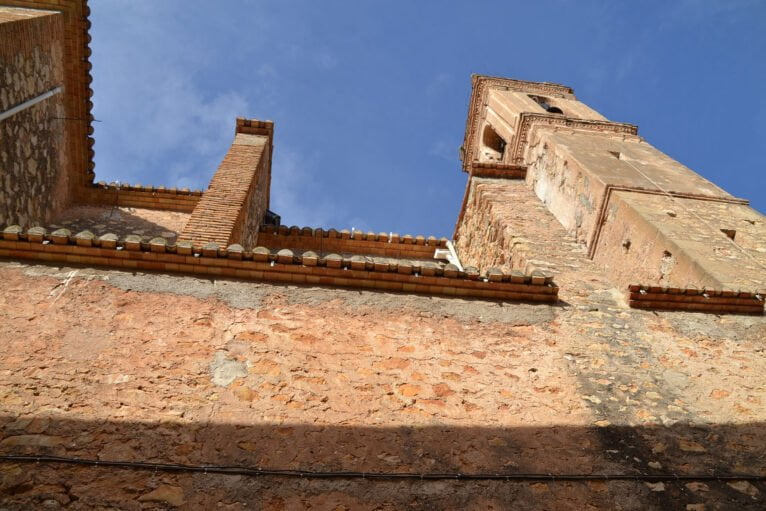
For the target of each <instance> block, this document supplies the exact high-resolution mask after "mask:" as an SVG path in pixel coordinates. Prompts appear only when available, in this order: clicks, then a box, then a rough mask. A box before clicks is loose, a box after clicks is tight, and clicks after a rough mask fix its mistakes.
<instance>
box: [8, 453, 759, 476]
mask: <svg viewBox="0 0 766 511" xmlns="http://www.w3.org/2000/svg"><path fill="white" fill-rule="evenodd" d="M0 462H8V463H51V464H67V465H86V466H94V467H103V468H107V467H112V468H123V469H130V470H146V471H152V472H187V473H188V472H194V473H204V474H224V475H242V476H251V477H263V476H269V477H289V478H306V479H388V480H394V479H399V480H400V479H415V480H429V481H434V480H446V479H449V480H463V481H522V482H523V481H554V482H555V481H640V482H651V481H657V482H660V481H766V474H667V473H665V474H541V473H528V474H520V473H516V474H497V473H474V474H470V473H469V474H463V473H459V472H456V473H447V472H427V473H416V472H355V471H321V470H299V469H278V468H260V467H258V468H255V467H246V466H222V465H183V464H175V463H149V462H141V461H104V460H95V459H86V458H70V457H64V456H35V455H25V456H16V455H0Z"/></svg>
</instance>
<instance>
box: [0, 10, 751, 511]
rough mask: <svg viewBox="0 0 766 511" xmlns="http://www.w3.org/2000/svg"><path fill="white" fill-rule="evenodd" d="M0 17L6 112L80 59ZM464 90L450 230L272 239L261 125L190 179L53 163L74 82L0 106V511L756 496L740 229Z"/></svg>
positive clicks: (625, 146)
mask: <svg viewBox="0 0 766 511" xmlns="http://www.w3.org/2000/svg"><path fill="white" fill-rule="evenodd" d="M8 3H9V4H10V5H11V6H12V7H4V8H0V37H2V39H0V57H1V58H2V59H3V62H4V63H5V62H9V63H12V64H13V65H14V66H17V67H18V71H17V70H16V68H13V69H14V70H13V72H10V73H9V74H8V75H7V76H5V75H3V73H2V72H0V85H2V87H1V88H0V97H2V98H3V100H2V101H3V103H2V105H0V108H2V111H6V110H8V109H9V108H13V106H14V105H17V104H19V103H20V102H23V101H25V100H26V99H28V98H27V97H26V96H30V97H31V96H35V95H38V94H39V93H40V91H43V92H44V91H45V90H48V87H50V86H51V84H53V83H54V82H57V81H61V80H63V81H64V82H66V83H69V82H67V80H74V79H75V78H77V77H79V78H77V80H83V77H84V76H86V74H83V72H84V71H85V72H86V71H87V67H88V65H87V58H85V59H83V58H82V57H83V56H85V57H86V56H87V55H86V54H85V53H82V54H80V53H78V52H79V51H82V52H85V49H86V46H85V45H81V44H80V43H81V42H83V41H86V40H87V26H88V24H87V6H86V5H85V3H84V2H82V1H71V2H57V1H53V0H50V1H47V2H43V1H36V2H35V1H29V2H22V1H13V2H8ZM23 7H32V8H34V9H36V10H33V11H29V10H26V9H22V8H23ZM41 9H42V10H41ZM75 21H76V22H75ZM36 23H37V24H41V26H42V24H47V28H46V29H47V30H50V31H51V33H52V34H57V33H60V37H59V36H56V37H52V38H50V39H49V40H44V39H40V38H36V37H35V36H33V34H34V30H36V29H34V27H35V26H36V25H35V24H36ZM19 30H24V31H29V34H32V35H30V36H29V37H25V38H23V43H22V42H20V41H19V39H18V38H17V37H12V36H8V34H9V33H11V32H13V33H17V32H14V31H19ZM57 30H58V32H56V31H57ZM25 33H27V32H25ZM73 41H75V42H77V44H74V43H73ZM56 45H59V46H60V47H61V48H59V49H56V48H57V46H56ZM78 48H79V49H78ZM75 50H76V51H75ZM30 52H31V53H30ZM30 55H31V57H30ZM78 59H79V60H78ZM9 65H10V64H9ZM8 69H11V68H8ZM57 70H58V71H57ZM57 73H59V74H60V75H57ZM62 73H63V74H62ZM73 77H74V78H73ZM3 80H4V81H3ZM472 80H473V87H472V93H471V98H470V105H469V111H468V119H467V123H466V136H465V141H464V143H463V147H462V151H461V154H462V167H463V170H464V171H465V172H466V173H467V184H466V190H465V196H464V200H463V203H462V205H460V212H459V215H458V220H457V224H456V229H455V233H454V240H447V239H437V238H434V237H432V236H427V235H415V236H413V235H409V234H405V235H400V234H398V233H392V232H381V233H374V232H360V231H353V230H352V231H347V230H337V229H334V228H331V227H330V226H313V227H300V226H286V225H279V221H278V220H279V217H278V216H277V215H275V213H273V212H271V211H269V193H270V192H269V189H270V183H271V179H272V176H271V159H272V153H273V152H274V151H273V137H274V123H272V122H271V121H259V120H255V119H245V118H239V119H237V120H236V122H235V123H234V130H233V131H234V133H233V139H232V145H231V146H230V148H229V151H228V153H227V154H226V156H225V157H224V159H223V161H222V162H221V164H220V166H219V168H218V169H211V174H212V175H213V177H212V179H211V183H210V186H209V187H208V188H207V189H206V190H204V191H199V190H186V189H176V188H164V187H154V186H152V185H151V184H132V185H126V184H124V183H122V184H120V183H94V182H93V176H92V175H91V174H89V172H90V171H92V167H90V166H89V164H88V158H87V154H84V153H79V152H78V151H77V150H74V151H72V152H71V153H67V154H69V156H67V157H66V158H69V159H66V158H64V159H56V157H54V156H55V155H56V154H59V153H61V151H63V149H62V144H63V145H64V146H65V147H69V148H72V147H74V148H75V149H76V148H77V147H80V146H81V147H85V146H86V145H92V143H89V142H87V136H88V134H87V130H85V131H83V130H82V129H81V128H76V129H75V131H74V132H73V131H71V130H70V131H67V130H69V129H70V128H66V129H62V130H60V131H59V132H57V133H58V135H56V134H55V133H53V131H52V130H50V129H48V128H47V127H46V126H47V125H46V124H45V123H44V122H43V120H44V117H45V116H46V115H51V111H53V110H55V109H59V110H61V109H63V110H64V111H65V112H66V113H67V114H66V115H71V112H73V111H80V112H81V113H87V112H88V111H89V104H88V99H87V97H88V96H89V94H87V93H84V95H83V96H82V97H80V96H78V95H77V94H80V93H83V91H85V92H87V87H86V85H87V84H85V81H87V80H85V81H83V82H82V83H81V82H78V81H76V82H75V83H77V84H80V85H79V88H78V89H77V90H78V91H80V92H78V93H77V94H69V93H67V94H66V95H65V94H58V95H55V96H51V97H49V98H46V99H43V100H42V101H40V102H39V103H37V104H36V105H34V106H32V107H30V108H29V109H27V110H24V111H23V112H20V113H17V114H14V115H13V116H10V117H8V118H6V119H4V120H2V121H0V133H5V131H3V130H11V131H12V132H13V133H16V135H15V136H14V137H13V138H5V137H4V138H3V141H2V142H0V150H1V151H3V152H2V155H0V156H2V158H3V160H2V161H3V167H2V168H1V169H0V170H1V171H2V173H1V174H0V183H10V185H6V186H5V187H4V188H2V189H0V190H1V191H2V194H3V195H2V196H0V198H2V200H3V202H2V204H0V206H3V207H5V210H4V211H11V210H13V211H16V210H17V209H19V208H20V206H18V205H19V204H22V205H25V204H36V205H35V206H34V207H32V206H24V208H26V209H23V208H22V209H23V210H24V212H25V213H24V214H25V215H26V216H25V217H24V218H23V219H22V218H21V217H19V216H15V217H14V216H8V215H7V213H6V215H7V216H5V217H2V218H0V220H2V222H0V282H1V283H2V292H0V343H1V344H2V348H3V349H2V355H0V509H8V510H17V509H18V510H21V509H72V510H79V509H88V510H89V509H128V510H148V509H225V510H245V509H248V510H249V509H264V510H275V511H276V510H292V509H332V510H356V509H362V510H365V509H369V510H384V509H391V510H394V509H423V510H426V509H429V510H430V509H455V510H458V509H460V510H463V509H482V510H490V509H496V510H501V509H519V510H539V509H552V510H559V509H564V510H567V509H571V510H583V509H594V510H595V509H605V510H612V509H622V510H646V509H657V510H666V509H680V510H686V511H700V510H720V509H723V510H728V509H736V510H740V509H754V510H755V509H763V508H764V507H766V465H764V460H766V427H765V423H766V354H765V352H764V340H766V318H764V315H763V312H764V295H766V218H765V217H764V216H763V215H761V214H760V213H759V212H757V211H755V210H753V209H752V208H750V207H749V206H748V202H747V200H745V199H742V198H737V197H733V196H731V195H730V194H728V193H726V192H725V191H724V190H721V189H720V188H719V187H717V186H716V185H714V184H713V183H710V182H709V181H707V180H705V179H704V178H702V177H701V176H699V175H697V174H695V173H694V172H693V171H692V170H690V169H688V168H686V167H685V166H683V165H682V164H681V163H679V162H676V161H674V160H672V159H671V158H669V157H668V156H667V155H664V154H663V153H661V152H660V151H658V150H657V149H655V148H654V147H652V146H651V145H650V144H648V143H647V142H646V141H645V140H644V139H643V138H642V136H640V135H639V134H638V128H637V127H636V126H633V125H631V124H626V123H622V122H613V121H610V120H608V119H605V118H604V117H603V116H601V115H600V114H599V113H598V112H596V111H595V110H593V108H591V107H590V106H588V105H584V104H583V103H581V102H579V101H578V100H577V98H576V96H575V95H574V91H573V90H572V89H571V88H569V87H567V86H562V85H556V84H550V83H537V82H525V81H522V80H512V79H505V78H495V77H486V76H474V77H473V78H472ZM49 82H50V83H49ZM23 87H27V88H28V89H29V90H28V91H27V92H24V94H26V96H25V97H23V98H22V97H17V96H15V95H14V94H19V91H22V90H26V89H24V88H23ZM83 87H84V88H83ZM70 90H71V89H70ZM9 98H10V99H9ZM73 102H74V103H76V104H74V103H73ZM41 116H42V117H41ZM85 124H86V125H87V123H85ZM67 126H70V125H67ZM22 129H23V130H25V131H24V132H23V133H21V132H20V131H18V130H22ZM14 130H15V131H14ZM67 137H75V138H77V137H80V144H81V145H80V146H76V145H75V146H72V145H67V144H70V143H71V140H72V139H71V138H67ZM3 144H4V145H3ZM27 146H29V147H30V149H27ZM30 151H31V153H32V156H30V155H28V154H27V153H29V152H30ZM46 151H47V152H46ZM6 155H7V156H6ZM46 155H47V156H46ZM30 158H31V160H30ZM46 158H47V159H46ZM30 161H36V162H38V163H39V162H42V163H40V165H43V164H44V165H45V166H46V168H48V169H49V170H50V172H48V173H44V174H39V175H45V176H48V177H51V176H53V177H55V179H52V178H51V179H50V180H48V181H46V180H42V181H34V180H32V179H31V177H29V176H35V175H38V174H35V173H33V172H31V167H34V164H30V163H29V162H30ZM73 161H76V162H79V164H78V165H80V166H79V167H77V166H76V165H75V166H73V165H74V163H72V162H73ZM6 163H8V164H7V165H6ZM73 168H79V169H81V170H82V171H83V172H81V173H80V174H78V173H77V172H75V171H73V170H72V169H73ZM20 176H28V177H26V178H24V179H27V180H26V181H24V179H22V178H21V177H20ZM62 176H63V178H62ZM129 177H130V176H126V178H129ZM56 179H64V181H65V182H66V185H65V186H63V190H65V191H64V193H62V194H59V195H61V196H62V197H63V198H62V199H61V200H60V203H55V204H54V203H53V202H51V198H50V197H49V196H48V192H47V190H49V189H52V188H51V187H55V186H58V185H56V183H61V182H64V181H56ZM274 179H279V176H277V175H275V176H274ZM46 201H47V202H46ZM6 204H10V205H11V206H6ZM456 206H458V205H456ZM14 208H15V209H14ZM276 213H278V212H276Z"/></svg>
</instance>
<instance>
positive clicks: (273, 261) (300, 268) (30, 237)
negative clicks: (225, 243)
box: [0, 226, 558, 303]
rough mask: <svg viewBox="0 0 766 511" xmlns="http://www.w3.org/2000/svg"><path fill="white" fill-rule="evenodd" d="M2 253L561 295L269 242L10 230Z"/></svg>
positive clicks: (188, 270) (487, 293)
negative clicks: (249, 245)
mask: <svg viewBox="0 0 766 511" xmlns="http://www.w3.org/2000/svg"><path fill="white" fill-rule="evenodd" d="M0 257H5V258H12V259H25V260H35V261H43V262H59V263H67V264H76V265H88V266H102V267H110V268H118V269H132V270H136V269H139V270H149V271H160V272H170V273H184V274H202V275H214V276H220V277H231V278H240V279H247V280H258V281H272V282H287V283H291V284H307V285H327V286H340V287H352V288H367V289H374V290H381V291H399V292H407V293H418V294H426V295H446V296H462V297H476V298H484V299H494V300H516V301H529V302H548V303H553V302H556V301H557V299H558V298H557V297H558V287H557V286H556V285H555V284H554V283H553V282H552V278H551V277H549V276H546V275H543V274H542V273H539V272H537V273H535V274H532V275H524V274H522V273H520V272H511V273H504V272H502V271H500V270H497V269H493V268H490V269H489V270H487V273H486V274H485V275H479V272H478V271H477V270H475V269H473V268H466V270H465V271H460V270H458V269H457V267H455V266H454V265H451V264H439V263H436V262H431V261H424V262H418V261H412V260H400V261H397V260H395V259H391V258H376V257H364V256H358V255H357V256H351V257H347V256H342V255H340V254H327V255H325V256H320V255H318V254H316V253H314V252H312V251H307V252H303V253H297V252H293V251H292V250H290V249H281V250H278V251H276V252H275V251H274V250H270V249H268V248H266V247H256V248H254V249H253V250H245V249H244V248H243V247H242V246H240V245H230V246H229V247H226V248H223V247H220V246H219V245H218V244H216V243H208V244H206V245H205V246H203V247H202V248H196V247H194V246H193V245H192V244H191V243H189V242H178V243H177V244H175V245H170V244H168V243H167V240H165V239H164V238H155V239H152V240H151V241H149V242H148V243H147V242H143V241H142V240H141V238H140V237H139V236H133V235H129V236H126V237H124V238H123V239H120V238H119V237H118V236H116V235H114V234H105V235H102V236H100V237H96V236H94V235H93V234H92V233H91V232H89V231H83V232H81V233H78V234H76V235H72V233H71V232H70V231H68V230H67V229H58V230H56V231H54V232H52V233H48V232H47V231H46V230H45V229H43V228H40V227H35V228H32V229H29V230H27V231H24V230H23V229H21V228H20V227H18V226H9V227H6V228H5V229H4V230H3V235H2V240H0Z"/></svg>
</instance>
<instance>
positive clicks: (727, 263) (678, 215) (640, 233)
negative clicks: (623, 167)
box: [595, 192, 766, 291]
mask: <svg viewBox="0 0 766 511" xmlns="http://www.w3.org/2000/svg"><path fill="white" fill-rule="evenodd" d="M724 230H725V231H726V232H728V233H729V234H730V235H731V236H733V239H730V238H729V236H728V235H727V234H726V233H725V232H723V231H724ZM595 260H596V261H597V262H598V263H599V264H602V265H603V266H604V267H606V268H608V269H609V270H610V272H612V273H613V274H614V275H615V278H616V279H617V280H618V281H619V282H621V283H623V284H625V285H627V283H629V282H633V283H635V282H641V283H646V284H657V285H665V286H668V285H669V286H680V287H686V286H687V285H693V286H706V287H709V288H714V289H721V288H726V289H732V290H738V289H743V290H750V291H755V290H766V219H764V217H763V215H761V214H760V213H758V212H757V211H755V210H754V209H752V208H750V207H748V206H745V205H742V204H727V203H721V202H712V201H703V200H694V199H680V198H673V199H669V198H668V197H666V196H662V195H647V194H638V193H631V192H614V193H613V194H612V198H611V200H610V206H609V210H608V212H607V215H606V221H605V223H604V227H603V229H602V232H601V236H600V237H599V247H598V249H597V250H596V257H595Z"/></svg>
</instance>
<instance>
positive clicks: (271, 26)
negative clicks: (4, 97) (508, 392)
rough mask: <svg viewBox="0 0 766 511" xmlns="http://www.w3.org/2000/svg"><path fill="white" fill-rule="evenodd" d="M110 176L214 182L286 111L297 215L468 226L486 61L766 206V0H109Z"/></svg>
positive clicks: (96, 68) (280, 155)
mask: <svg viewBox="0 0 766 511" xmlns="http://www.w3.org/2000/svg"><path fill="white" fill-rule="evenodd" d="M90 5H91V8H92V16H91V19H92V21H93V28H92V35H93V42H92V45H91V46H92V49H93V57H92V62H93V76H94V83H93V88H94V90H95V96H94V103H95V112H94V113H95V116H96V118H97V119H98V120H99V121H101V122H97V123H95V126H96V135H95V136H96V148H95V149H96V173H97V180H105V181H113V180H117V179H119V180H121V181H123V182H125V181H127V182H130V183H143V184H154V185H166V186H179V187H183V186H188V187H192V188H205V187H206V185H207V182H208V181H209V179H210V177H211V176H212V174H213V173H214V172H215V169H216V167H217V165H218V163H219V161H220V160H221V158H222V157H223V155H224V154H225V152H226V150H227V149H228V146H229V144H230V143H231V139H232V137H233V130H234V119H235V118H236V117H237V116H245V117H251V118H259V119H272V120H274V121H275V122H276V130H275V131H276V133H275V141H274V146H275V150H274V161H273V169H272V205H271V206H272V210H274V211H276V212H277V213H279V214H281V215H282V219H283V222H284V223H286V224H288V225H292V224H296V225H301V226H303V225H309V226H315V227H318V226H322V227H335V228H338V229H342V228H351V227H355V228H356V229H362V230H373V231H376V232H377V231H394V232H399V233H400V234H407V233H409V234H425V235H436V236H451V234H452V230H453V228H454V224H455V220H456V218H457V213H458V209H459V207H460V201H461V199H462V194H463V190H464V187H465V179H466V176H465V174H464V173H463V172H462V171H461V170H460V162H459V160H458V147H459V146H460V144H461V142H462V136H463V130H464V128H465V117H466V112H467V103H468V98H469V92H470V75H471V74H472V73H480V74H490V75H497V76H507V77H512V78H520V79H525V80H539V81H550V82H557V83H563V84H566V85H569V86H571V87H573V88H574V89H575V93H576V94H577V96H578V98H579V99H580V100H581V101H584V102H586V103H588V104H589V105H590V106H592V107H594V108H595V109H596V110H598V111H600V112H601V113H602V114H604V115H605V116H606V117H607V118H609V119H612V120H615V121H622V122H629V123H633V124H638V125H639V133H640V134H641V135H643V136H644V137H645V138H647V140H648V141H649V142H651V143H652V144H653V145H655V146H656V147H658V148H659V149H661V150H662V151H664V152H666V153H667V154H669V155H670V156H671V157H673V158H675V159H677V160H679V161H681V162H682V163H684V164H685V165H687V166H689V167H690V168H692V169H693V170H695V171H697V172H698V173H700V174H702V175H703V176H705V177H706V178H708V179H710V180H712V181H714V182H716V183H717V184H719V185H720V186H722V187H723V188H725V189H727V190H728V191H729V192H730V193H732V194H734V195H736V196H740V197H745V198H748V199H750V200H751V201H752V204H753V206H754V207H756V208H757V209H759V210H760V211H762V212H763V211H766V164H765V163H764V156H763V153H764V146H765V144H764V141H765V140H766V100H765V99H764V98H765V97H766V96H764V94H766V89H764V83H766V2H763V1H760V0H752V1H746V0H726V1H723V0H722V1H714V0H709V1H704V0H682V1H677V2H674V1H669V0H666V1H662V2H649V1H642V2H634V1H632V2H627V1H626V2H621V1H612V0H610V1H601V2H596V1H539V2H538V1H536V2H526V1H525V2H510V1H472V2H468V1H465V2H457V1H449V2H448V1H436V0H419V1H414V0H407V1H403V0H402V1H393V0H391V1H386V2H384V1H366V0H357V1H351V0H348V1H340V0H323V1H309V0H305V1H292V0H283V1H244V0H226V1H225V2H210V1H209V0H208V1H199V0H162V1H157V0H99V1H98V2H91V3H90Z"/></svg>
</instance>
